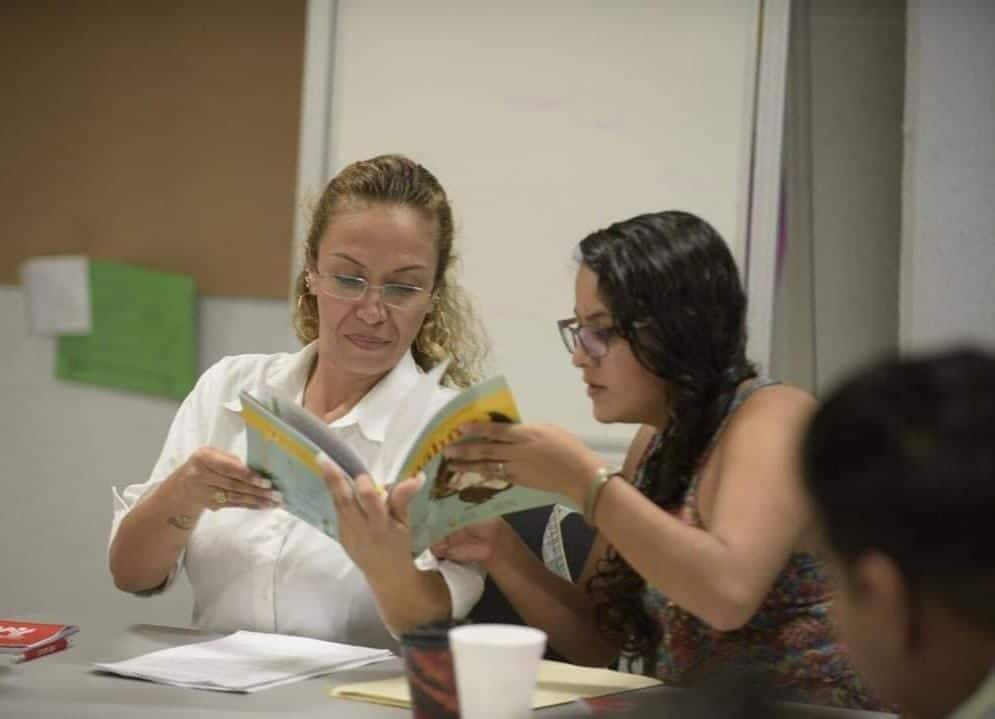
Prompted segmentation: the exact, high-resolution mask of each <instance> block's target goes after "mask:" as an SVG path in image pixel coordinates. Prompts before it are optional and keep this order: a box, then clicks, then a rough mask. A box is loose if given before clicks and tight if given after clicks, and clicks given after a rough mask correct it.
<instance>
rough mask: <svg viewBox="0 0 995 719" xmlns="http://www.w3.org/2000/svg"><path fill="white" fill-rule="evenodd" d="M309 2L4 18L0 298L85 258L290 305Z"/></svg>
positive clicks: (91, 5) (9, 7) (92, 6)
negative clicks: (9, 287) (36, 268)
mask: <svg viewBox="0 0 995 719" xmlns="http://www.w3.org/2000/svg"><path fill="white" fill-rule="evenodd" d="M304 32H305V2H304V0H293V1H289V0H288V1H284V0H271V1H270V2H262V1H260V0H250V1H246V0H241V1H239V2H234V1H232V0H211V2H209V3H203V4H201V3H196V2H155V3H152V2H137V1H136V2H127V3H120V2H117V3H114V2H96V1H93V2H90V1H88V2H85V3H67V2H5V3H0V87H2V88H3V91H2V92H3V100H2V108H3V109H2V111H0V158H2V159H0V164H2V166H3V171H2V172H0V217H2V218H3V222H2V225H0V283H11V284H14V283H17V282H18V281H19V280H18V266H19V264H20V263H21V261H22V260H24V259H25V258H27V257H29V256H34V255H45V254H57V253H79V254H85V255H90V256H92V257H96V258H102V259H109V260H118V261H122V262H130V263H136V264H141V265H146V266H148V267H152V268H155V269H160V270H166V271H172V272H184V273H189V274H192V275H194V276H195V278H196V282H197V287H198V290H199V291H200V292H201V293H202V294H207V295H221V296H251V297H286V296H287V291H288V277H289V274H290V267H289V265H290V257H291V241H292V225H293V203H294V192H295V184H296V167H297V142H298V132H299V115H300V93H301V69H302V65H303V57H304Z"/></svg>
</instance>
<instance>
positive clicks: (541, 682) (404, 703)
mask: <svg viewBox="0 0 995 719" xmlns="http://www.w3.org/2000/svg"><path fill="white" fill-rule="evenodd" d="M659 683H660V682H659V681H658V680H656V679H653V678H650V677H644V676H641V675H639V674H627V673H625V672H616V671H612V670H611V669H599V668H596V667H579V666H576V665H574V664H564V663H563V662H551V661H546V660H544V661H543V662H542V663H541V664H540V666H539V677H538V680H537V683H536V692H535V698H534V699H533V703H532V707H533V708H534V709H540V708H542V707H549V706H553V705H555V704H567V703H569V702H572V701H574V700H576V699H586V698H590V697H600V696H605V695H607V694H617V693H619V692H624V691H629V690H630V689H643V688H645V687H652V686H656V685H657V684H659ZM329 694H330V695H331V696H333V697H337V698H339V699H356V700H359V701H364V702H372V703H373V704H385V705H387V706H392V707H400V708H402V709H406V708H409V707H410V706H411V695H410V694H409V692H408V681H407V678H406V677H405V676H404V675H403V674H401V675H399V676H396V677H391V678H390V679H379V680H377V681H371V682H358V683H355V684H342V685H340V686H337V687H334V688H333V689H331V690H330V691H329Z"/></svg>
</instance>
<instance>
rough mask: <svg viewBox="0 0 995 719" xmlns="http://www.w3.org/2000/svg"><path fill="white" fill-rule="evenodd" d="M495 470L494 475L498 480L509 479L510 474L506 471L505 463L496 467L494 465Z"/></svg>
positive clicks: (499, 463)
mask: <svg viewBox="0 0 995 719" xmlns="http://www.w3.org/2000/svg"><path fill="white" fill-rule="evenodd" d="M494 470H495V472H494V474H495V476H496V477H497V478H498V479H506V478H507V476H508V474H507V472H505V470H504V462H498V463H497V464H496V465H494Z"/></svg>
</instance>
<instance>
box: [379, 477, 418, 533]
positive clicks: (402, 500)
mask: <svg viewBox="0 0 995 719" xmlns="http://www.w3.org/2000/svg"><path fill="white" fill-rule="evenodd" d="M424 483H425V475H419V476H417V477H411V478H410V479H405V480H402V481H400V482H396V483H395V484H392V485H391V486H390V487H389V488H388V490H387V511H388V513H389V514H390V516H391V517H393V518H394V520H395V521H397V522H400V523H401V524H405V525H406V524H407V523H408V504H409V503H410V502H411V498H412V497H414V496H415V495H416V494H417V493H418V490H419V489H421V487H422V485H423V484H424Z"/></svg>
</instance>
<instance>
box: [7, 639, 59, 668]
mask: <svg viewBox="0 0 995 719" xmlns="http://www.w3.org/2000/svg"><path fill="white" fill-rule="evenodd" d="M72 645H73V643H72V640H71V639H65V638H63V639H57V640H56V641H54V642H52V643H51V644H43V645H42V646H40V647H35V648H34V649H29V650H27V651H26V652H22V653H20V654H18V655H16V656H15V657H14V659H13V660H12V662H11V663H13V664H22V663H24V662H30V661H31V660H32V659H40V658H41V657H47V656H48V655H49V654H55V653H56V652H61V651H62V650H63V649H68V648H69V647H71V646H72Z"/></svg>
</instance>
